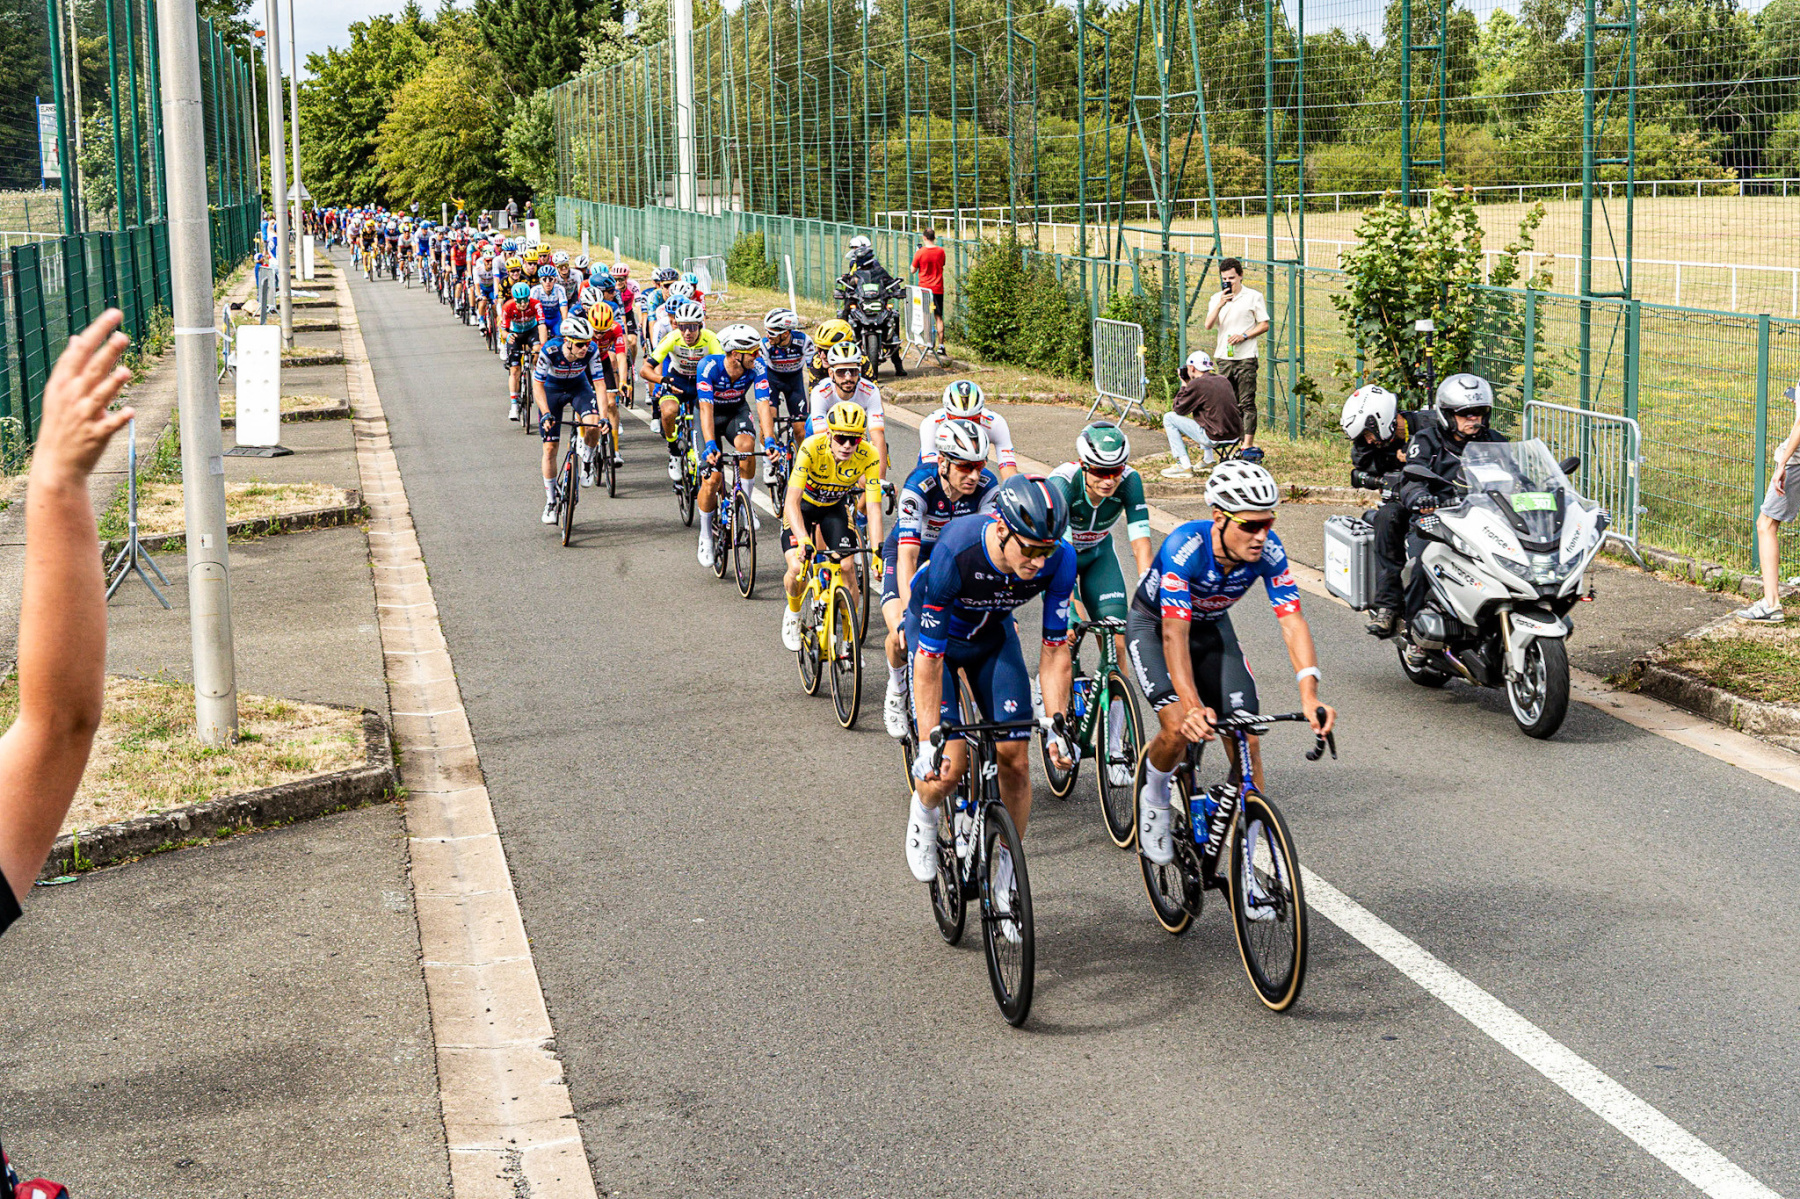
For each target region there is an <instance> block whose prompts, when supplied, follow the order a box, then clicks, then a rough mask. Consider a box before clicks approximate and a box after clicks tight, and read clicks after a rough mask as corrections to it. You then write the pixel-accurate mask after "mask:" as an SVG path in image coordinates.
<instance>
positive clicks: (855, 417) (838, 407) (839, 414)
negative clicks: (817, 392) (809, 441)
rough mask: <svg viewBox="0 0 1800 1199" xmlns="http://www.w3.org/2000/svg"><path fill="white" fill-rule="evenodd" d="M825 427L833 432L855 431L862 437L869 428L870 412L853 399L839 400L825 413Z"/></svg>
mask: <svg viewBox="0 0 1800 1199" xmlns="http://www.w3.org/2000/svg"><path fill="white" fill-rule="evenodd" d="M825 427H826V428H827V429H830V430H831V431H832V432H833V433H854V434H855V435H856V436H858V437H861V436H862V435H863V434H865V433H867V432H868V430H869V414H868V413H866V412H864V411H863V406H862V405H861V404H858V403H856V402H855V401H853V400H839V401H838V402H837V403H835V404H833V405H832V406H831V411H829V412H827V413H826V414H825Z"/></svg>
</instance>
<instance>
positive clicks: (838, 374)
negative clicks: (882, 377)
mask: <svg viewBox="0 0 1800 1199" xmlns="http://www.w3.org/2000/svg"><path fill="white" fill-rule="evenodd" d="M860 374H862V367H860V366H834V367H832V368H831V377H832V378H833V379H854V378H855V377H856V376H858V375H860Z"/></svg>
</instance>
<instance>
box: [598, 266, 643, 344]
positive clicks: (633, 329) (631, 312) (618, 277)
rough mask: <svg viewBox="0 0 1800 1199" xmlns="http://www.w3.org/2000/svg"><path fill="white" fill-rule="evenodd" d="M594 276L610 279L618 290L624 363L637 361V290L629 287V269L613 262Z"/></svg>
mask: <svg viewBox="0 0 1800 1199" xmlns="http://www.w3.org/2000/svg"><path fill="white" fill-rule="evenodd" d="M594 274H595V275H604V276H605V277H607V278H610V279H611V280H612V282H613V286H614V287H615V288H617V289H618V293H619V305H620V308H621V310H622V311H621V312H620V316H621V319H622V324H623V326H624V329H625V361H626V362H627V363H631V362H634V361H635V360H636V359H637V348H638V313H637V294H638V293H637V288H635V287H633V286H632V285H631V268H630V267H628V266H626V265H625V264H624V263H622V262H615V263H613V264H612V267H611V268H610V269H608V270H606V271H604V272H602V271H598V270H597V271H595V272H594Z"/></svg>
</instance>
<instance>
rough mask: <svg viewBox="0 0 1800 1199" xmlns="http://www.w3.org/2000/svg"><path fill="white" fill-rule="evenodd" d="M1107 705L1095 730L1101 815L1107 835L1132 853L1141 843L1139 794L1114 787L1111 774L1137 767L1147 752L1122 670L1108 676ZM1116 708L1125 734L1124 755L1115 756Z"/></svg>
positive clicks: (1095, 760) (1134, 790)
mask: <svg viewBox="0 0 1800 1199" xmlns="http://www.w3.org/2000/svg"><path fill="white" fill-rule="evenodd" d="M1105 691H1106V695H1105V703H1104V705H1103V707H1102V708H1101V711H1100V715H1099V718H1098V721H1097V723H1096V726H1095V728H1094V744H1095V747H1096V749H1095V753H1094V763H1095V765H1094V774H1095V776H1096V778H1097V779H1098V780H1099V781H1098V783H1097V784H1096V786H1097V788H1098V790H1099V792H1100V815H1101V817H1102V818H1103V819H1104V820H1105V821H1106V835H1107V836H1109V837H1111V838H1112V843H1113V844H1114V845H1116V846H1118V847H1119V848H1120V849H1129V848H1131V846H1132V845H1133V844H1134V843H1135V842H1136V841H1137V792H1136V788H1135V787H1118V786H1114V785H1113V783H1112V780H1111V775H1110V773H1109V772H1110V770H1111V768H1112V766H1113V764H1114V762H1115V761H1117V762H1119V763H1122V764H1126V765H1130V766H1133V767H1135V765H1136V763H1137V760H1138V758H1139V756H1140V755H1142V753H1143V751H1144V744H1145V742H1144V723H1143V718H1142V717H1140V716H1139V715H1138V710H1137V699H1136V697H1135V696H1133V694H1132V691H1131V683H1130V682H1129V681H1128V680H1127V679H1126V678H1125V676H1124V675H1123V674H1121V673H1120V672H1119V671H1118V670H1116V669H1115V670H1111V671H1108V672H1107V675H1106V687H1105ZM1115 705H1123V708H1124V714H1125V732H1124V735H1123V736H1122V737H1120V739H1119V748H1120V750H1121V752H1120V753H1119V754H1118V755H1117V757H1116V758H1115V756H1114V754H1113V752H1112V739H1111V720H1112V709H1113V707H1114V706H1115Z"/></svg>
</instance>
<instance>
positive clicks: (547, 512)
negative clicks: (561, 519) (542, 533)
mask: <svg viewBox="0 0 1800 1199" xmlns="http://www.w3.org/2000/svg"><path fill="white" fill-rule="evenodd" d="M540 519H542V520H543V522H544V523H545V524H547V525H553V524H555V523H556V500H555V499H546V500H545V501H544V515H543V516H542V517H541V518H540Z"/></svg>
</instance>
